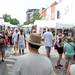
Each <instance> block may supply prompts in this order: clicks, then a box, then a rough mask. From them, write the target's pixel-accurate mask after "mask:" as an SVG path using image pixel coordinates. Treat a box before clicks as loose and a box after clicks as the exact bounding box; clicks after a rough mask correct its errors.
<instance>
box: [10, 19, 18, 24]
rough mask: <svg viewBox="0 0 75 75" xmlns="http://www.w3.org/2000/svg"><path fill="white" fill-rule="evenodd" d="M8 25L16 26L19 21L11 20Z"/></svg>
mask: <svg viewBox="0 0 75 75" xmlns="http://www.w3.org/2000/svg"><path fill="white" fill-rule="evenodd" d="M10 23H11V24H13V25H18V24H19V21H18V20H17V19H16V18H13V19H11V20H10Z"/></svg>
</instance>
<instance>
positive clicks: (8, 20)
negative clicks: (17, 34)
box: [3, 14, 11, 22]
mask: <svg viewBox="0 0 75 75" xmlns="http://www.w3.org/2000/svg"><path fill="white" fill-rule="evenodd" d="M3 19H4V21H5V22H10V20H11V16H10V15H8V14H4V15H3Z"/></svg>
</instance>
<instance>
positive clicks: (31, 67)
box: [12, 33, 55, 75]
mask: <svg viewBox="0 0 75 75" xmlns="http://www.w3.org/2000/svg"><path fill="white" fill-rule="evenodd" d="M26 41H27V43H28V48H29V53H28V54H26V55H23V56H21V57H20V58H19V59H18V60H17V62H16V63H15V66H14V68H13V72H12V75H55V74H54V71H53V67H52V64H51V61H50V60H49V59H48V58H47V57H46V56H44V55H41V54H39V52H38V49H39V48H40V46H41V45H42V44H41V35H40V34H37V33H31V34H30V36H29V37H28V38H27V39H26Z"/></svg>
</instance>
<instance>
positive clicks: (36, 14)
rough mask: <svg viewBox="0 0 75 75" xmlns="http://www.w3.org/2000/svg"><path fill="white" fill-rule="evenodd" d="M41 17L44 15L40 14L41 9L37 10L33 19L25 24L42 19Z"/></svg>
mask: <svg viewBox="0 0 75 75" xmlns="http://www.w3.org/2000/svg"><path fill="white" fill-rule="evenodd" d="M40 19H42V17H41V16H40V14H39V10H37V11H36V12H35V13H34V14H33V16H32V19H31V20H30V21H26V22H24V25H28V24H30V23H34V22H35V20H40Z"/></svg>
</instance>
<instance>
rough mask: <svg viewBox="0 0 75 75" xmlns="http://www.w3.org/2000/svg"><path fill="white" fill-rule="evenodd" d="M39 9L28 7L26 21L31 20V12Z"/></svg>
mask: <svg viewBox="0 0 75 75" xmlns="http://www.w3.org/2000/svg"><path fill="white" fill-rule="evenodd" d="M38 10H39V9H28V10H27V12H26V20H27V21H28V22H30V21H31V19H32V17H33V14H34V13H36V11H38Z"/></svg>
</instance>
